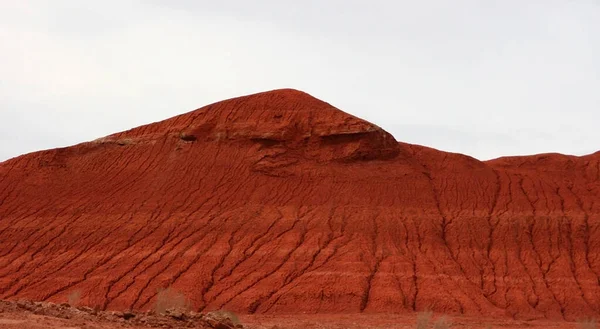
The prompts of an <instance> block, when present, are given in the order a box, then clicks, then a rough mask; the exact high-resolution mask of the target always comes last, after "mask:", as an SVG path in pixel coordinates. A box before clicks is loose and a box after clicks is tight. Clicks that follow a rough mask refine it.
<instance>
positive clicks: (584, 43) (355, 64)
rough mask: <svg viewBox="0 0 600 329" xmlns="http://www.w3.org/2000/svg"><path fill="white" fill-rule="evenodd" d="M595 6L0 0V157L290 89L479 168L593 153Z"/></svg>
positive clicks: (598, 88)
mask: <svg viewBox="0 0 600 329" xmlns="http://www.w3.org/2000/svg"><path fill="white" fill-rule="evenodd" d="M599 58H600V0H563V1H558V0H557V1H553V0H540V1H535V0H526V1H524V0H514V1H511V0H502V1H496V0H483V1H482V0H473V1H466V0H457V1H445V0H437V1H431V0H429V1H413V0H410V1H409V0H407V1H403V0H390V1H366V0H364V1H357V0H303V1H298V0H294V1H288V0H263V1H260V0H255V1H246V0H243V1H242V0H239V1H233V0H232V1H214V0H211V1H202V0H199V1H192V0H187V1H177V0H172V1H125V0H119V1H79V0H73V1H62V0H51V1H50V0H49V1H26V0H23V1H16V0H14V1H13V0H0V161H3V160H6V159H8V158H11V157H14V156H17V155H19V154H23V153H27V152H32V151H36V150H40V149H46V148H54V147H61V146H68V145H72V144H76V143H79V142H83V141H88V140H93V139H96V138H98V137H102V136H105V135H108V134H111V133H114V132H117V131H121V130H125V129H128V128H132V127H134V126H138V125H141V124H146V123H149V122H153V121H158V120H162V119H166V118H169V117H172V116H175V115H177V114H180V113H183V112H187V111H190V110H193V109H195V108H198V107H201V106H203V105H206V104H209V103H212V102H215V101H219V100H222V99H225V98H231V97H235V96H239V95H244V94H249V93H254V92H260V91H265V90H270V89H277V88H296V89H300V90H303V91H306V92H308V93H310V94H312V95H314V96H315V97H318V98H320V99H323V100H325V101H327V102H329V103H331V104H333V105H334V106H336V107H338V108H340V109H342V110H344V111H346V112H349V113H352V114H354V115H356V116H358V117H361V118H364V119H366V120H369V121H371V122H373V123H375V124H377V125H379V126H381V127H383V128H384V129H386V130H387V131H389V132H390V133H392V134H393V135H394V136H395V137H396V139H397V140H399V141H405V142H409V143H416V144H422V145H426V146H430V147H434V148H437V149H441V150H446V151H453V152H460V153H465V154H468V155H471V156H474V157H476V158H479V159H482V160H483V159H490V158H494V157H498V156H501V155H519V154H533V153H543V152H561V153H567V154H576V155H582V154H587V153H592V152H595V151H597V150H599V149H600V59H599Z"/></svg>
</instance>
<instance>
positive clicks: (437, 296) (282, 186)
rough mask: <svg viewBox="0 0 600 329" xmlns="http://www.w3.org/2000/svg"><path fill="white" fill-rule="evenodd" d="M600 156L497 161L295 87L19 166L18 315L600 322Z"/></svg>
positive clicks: (3, 197)
mask: <svg viewBox="0 0 600 329" xmlns="http://www.w3.org/2000/svg"><path fill="white" fill-rule="evenodd" d="M599 154H600V153H595V154H592V155H589V156H584V157H574V156H566V155H560V154H543V155H535V156H526V157H507V158H500V159H496V160H492V161H487V162H481V161H478V160H476V159H473V158H470V157H467V156H464V155H460V154H452V153H446V152H441V151H437V150H434V149H430V148H426V147H422V146H416V145H409V144H404V143H398V142H396V141H395V140H394V138H393V137H392V136H391V135H390V134H388V133H386V132H385V131H383V130H382V129H381V128H379V127H377V126H375V125H373V124H371V123H368V122H365V121H363V120H361V119H359V118H356V117H353V116H351V115H349V114H347V113H344V112H342V111H340V110H338V109H336V108H334V107H333V106H331V105H329V104H327V103H325V102H322V101H320V100H317V99H315V98H313V97H311V96H310V95H307V94H305V93H302V92H299V91H295V90H277V91H271V92H266V93H261V94H256V95H250V96H245V97H240V98H235V99H231V100H226V101H223V102H219V103H216V104H212V105H209V106H206V107H203V108H200V109H198V110H196V111H193V112H190V113H187V114H183V115H180V116H177V117H174V118H171V119H168V120H165V121H162V122H158V123H153V124H150V125H146V126H142V127H139V128H135V129H132V130H129V131H126V132H122V133H118V134H114V135H111V136H108V137H106V138H102V139H99V140H96V141H93V142H88V143H83V144H79V145H76V146H73V147H68V148H62V149H55V150H49V151H42V152H37V153H32V154H28V155H24V156H21V157H18V158H15V159H11V160H9V161H6V162H3V163H0V298H11V299H17V298H28V299H34V300H50V301H64V300H66V298H67V296H68V295H69V294H70V293H72V292H73V291H80V292H81V294H82V303H84V304H88V305H99V306H101V307H103V308H108V309H129V308H133V309H147V308H150V307H151V306H152V303H153V301H154V298H155V296H156V294H157V289H159V288H161V287H167V286H169V285H171V286H172V287H173V288H174V289H177V290H179V291H182V292H183V293H184V294H185V295H186V296H188V297H189V298H190V299H191V301H192V302H193V305H194V306H195V307H196V308H197V309H201V310H205V309H206V310H208V309H218V308H226V309H231V310H235V311H239V312H249V313H255V312H256V313H300V312H309V313H311V312H315V313H317V312H318V313H339V312H348V313H353V312H406V311H411V310H422V309H425V308H431V309H433V310H436V311H440V312H449V313H464V314H471V315H477V314H482V315H486V316H504V315H506V316H512V317H516V318H521V319H530V318H549V319H576V318H579V317H582V316H598V315H599V313H600V279H599V278H600V156H599Z"/></svg>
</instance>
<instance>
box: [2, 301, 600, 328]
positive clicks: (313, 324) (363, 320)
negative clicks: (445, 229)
mask: <svg viewBox="0 0 600 329" xmlns="http://www.w3.org/2000/svg"><path fill="white" fill-rule="evenodd" d="M219 316H222V315H214V314H211V313H209V314H198V313H194V312H190V313H181V312H176V311H167V312H166V314H163V315H156V314H153V313H149V312H144V313H135V312H131V313H130V312H97V311H94V310H93V309H91V308H87V307H77V308H76V307H71V306H69V305H67V304H52V303H39V302H37V303H34V302H29V301H19V302H14V301H0V328H9V329H29V328H31V329H42V328H49V329H105V328H217V329H234V328H237V329H241V328H250V329H300V328H305V329H354V328H367V329H380V328H381V329H383V328H388V329H400V328H417V325H416V324H417V322H418V321H421V323H423V313H421V314H420V315H419V314H385V313H382V314H317V315H315V314H293V315H292V314H290V315H241V316H239V319H234V322H235V323H233V322H232V321H229V320H228V319H223V318H219ZM441 317H444V318H445V320H446V321H447V323H448V326H439V327H435V326H434V325H435V324H436V322H439V320H440V318H441ZM419 318H421V320H419ZM426 328H439V329H447V328H473V329H475V328H482V329H484V328H485V329H488V328H489V329H491V328H504V329H512V328H515V329H516V328H581V329H592V328H595V326H593V325H588V326H585V325H584V324H582V323H581V322H579V323H576V322H551V321H540V320H536V321H519V320H510V319H485V318H473V317H462V316H440V315H436V314H433V315H432V316H431V317H430V319H429V325H428V326H426Z"/></svg>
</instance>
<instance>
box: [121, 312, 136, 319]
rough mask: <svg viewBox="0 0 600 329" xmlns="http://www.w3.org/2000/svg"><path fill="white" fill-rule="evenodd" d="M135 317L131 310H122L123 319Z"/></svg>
mask: <svg viewBox="0 0 600 329" xmlns="http://www.w3.org/2000/svg"><path fill="white" fill-rule="evenodd" d="M132 318H135V314H134V313H132V312H123V319H125V320H129V319H132Z"/></svg>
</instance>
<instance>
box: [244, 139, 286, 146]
mask: <svg viewBox="0 0 600 329" xmlns="http://www.w3.org/2000/svg"><path fill="white" fill-rule="evenodd" d="M251 140H252V141H253V142H255V143H258V144H260V146H262V147H271V146H275V145H277V144H280V143H281V141H279V140H276V139H271V138H252V139H251Z"/></svg>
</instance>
